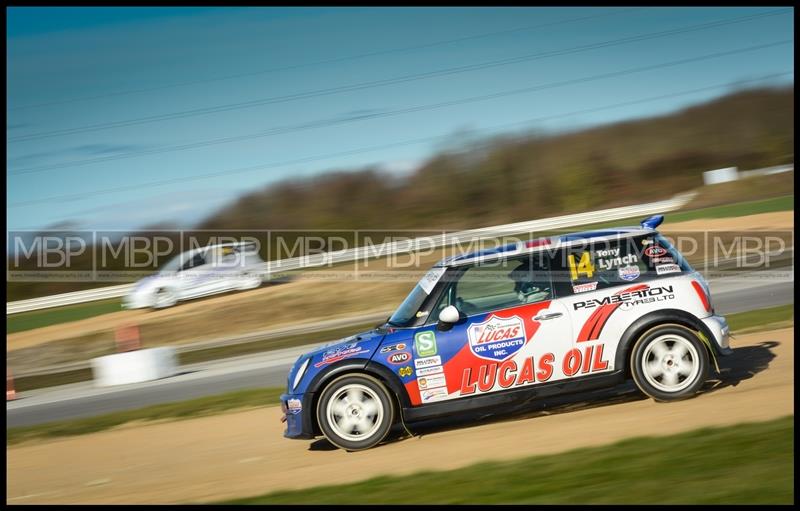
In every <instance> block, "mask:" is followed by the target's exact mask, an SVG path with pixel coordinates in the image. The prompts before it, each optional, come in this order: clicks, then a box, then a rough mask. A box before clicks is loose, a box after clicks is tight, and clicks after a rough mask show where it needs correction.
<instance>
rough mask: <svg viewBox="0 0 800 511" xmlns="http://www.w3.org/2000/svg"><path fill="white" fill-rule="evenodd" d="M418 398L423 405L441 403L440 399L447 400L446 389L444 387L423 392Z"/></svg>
mask: <svg viewBox="0 0 800 511" xmlns="http://www.w3.org/2000/svg"><path fill="white" fill-rule="evenodd" d="M420 397H421V398H422V402H423V403H428V402H430V401H441V400H442V399H447V389H446V388H445V387H439V388H436V389H428V390H423V391H420Z"/></svg>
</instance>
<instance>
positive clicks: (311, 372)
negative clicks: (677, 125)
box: [281, 215, 732, 451]
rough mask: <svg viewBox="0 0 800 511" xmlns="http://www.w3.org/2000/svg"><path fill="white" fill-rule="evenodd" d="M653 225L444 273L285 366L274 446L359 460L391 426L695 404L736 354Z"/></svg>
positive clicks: (702, 285)
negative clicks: (311, 445) (363, 326)
mask: <svg viewBox="0 0 800 511" xmlns="http://www.w3.org/2000/svg"><path fill="white" fill-rule="evenodd" d="M662 220H663V216H660V215H659V216H655V217H651V218H648V219H646V220H644V221H643V222H642V224H641V227H640V228H636V227H634V228H616V229H608V230H599V231H589V232H579V233H573V234H568V235H563V236H552V237H549V238H539V239H535V240H531V241H528V242H524V243H517V244H510V245H507V246H503V247H499V248H495V249H492V250H484V251H480V252H476V253H470V254H466V255H461V256H455V257H451V258H448V259H445V260H442V261H440V262H439V263H437V264H436V265H435V266H434V267H433V268H432V269H431V270H430V271H429V272H428V273H427V274H426V275H425V276H424V277H423V278H422V279H421V280H420V281H419V283H418V284H417V285H416V286H415V287H414V289H413V290H412V291H411V293H410V294H409V295H408V297H407V298H406V299H405V300H404V301H403V303H402V304H401V305H400V306H399V307H398V308H397V310H396V311H395V312H394V314H393V315H392V316H391V317H390V318H389V320H388V321H387V322H386V323H385V324H383V325H381V326H378V327H376V328H375V329H373V330H371V331H368V332H364V333H361V334H358V335H354V336H352V337H348V338H346V339H342V340H341V341H337V342H335V343H331V344H329V345H326V346H323V347H321V348H319V349H317V350H316V351H313V352H311V353H307V354H304V355H302V356H301V357H300V358H299V359H298V360H297V361H296V362H295V364H294V366H293V367H292V368H291V370H290V372H289V377H288V390H287V392H286V394H284V395H282V396H281V403H282V407H283V410H284V414H285V415H284V420H285V421H286V425H287V428H286V431H285V433H284V436H286V437H288V438H304V439H311V438H314V437H315V436H318V435H320V434H321V435H324V436H325V437H326V438H327V439H328V440H329V441H330V442H331V443H333V444H334V445H336V446H338V447H340V448H342V449H346V450H351V451H355V450H361V449H367V448H370V447H373V446H375V445H377V444H378V443H380V442H381V441H382V440H383V439H384V438H385V437H386V435H387V433H388V432H389V430H390V428H391V427H392V425H393V424H394V423H396V422H399V421H400V420H401V419H402V421H403V422H404V423H406V424H408V423H410V422H414V421H419V420H423V419H430V418H434V417H440V416H444V415H451V414H455V413H458V412H463V411H471V410H478V409H489V408H493V407H497V406H498V405H500V406H507V405H509V404H511V403H524V402H525V401H526V400H531V399H535V398H541V397H545V396H552V395H555V394H561V393H567V392H574V391H579V390H587V389H597V388H602V387H612V386H615V385H617V384H618V383H620V382H622V381H624V380H625V379H627V378H633V380H634V382H635V383H636V385H637V386H638V388H639V389H640V390H641V391H642V392H644V393H646V394H647V395H649V396H651V397H653V398H654V399H656V400H659V401H671V400H676V399H682V398H687V397H691V396H693V395H695V394H696V393H697V391H698V390H699V389H700V387H701V386H702V385H703V384H704V383H705V381H706V378H707V375H708V372H709V368H710V367H711V363H710V361H711V359H712V358H713V357H717V356H718V355H728V354H730V353H732V351H731V349H730V347H729V345H728V337H729V331H728V325H727V323H726V321H725V318H723V317H721V316H717V315H715V313H714V309H713V307H712V305H711V297H710V292H709V287H708V284H707V283H706V281H705V280H704V278H703V277H702V275H701V274H700V273H699V272H697V271H695V270H693V269H692V268H691V267H690V266H689V264H688V263H687V262H686V260H685V259H684V257H683V256H682V255H681V254H680V253H679V252H678V251H677V250H676V249H675V248H674V247H673V246H672V245H671V244H670V243H669V242H668V240H667V239H666V238H665V237H663V236H662V235H661V234H659V233H658V232H657V231H656V227H657V226H658V225H659V224H660V223H661V221H662Z"/></svg>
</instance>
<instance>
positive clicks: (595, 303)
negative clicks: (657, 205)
mask: <svg viewBox="0 0 800 511" xmlns="http://www.w3.org/2000/svg"><path fill="white" fill-rule="evenodd" d="M647 243H650V244H652V237H649V238H648V237H642V236H638V237H624V236H623V237H615V238H609V239H597V240H591V241H589V242H584V243H578V244H572V245H570V246H568V247H564V248H562V249H561V250H559V253H558V254H557V256H556V257H555V259H554V261H553V263H552V264H553V272H552V274H553V276H554V279H555V289H556V293H557V294H558V296H559V297H561V301H562V302H563V303H564V306H565V308H566V309H567V312H568V315H569V316H570V322H571V323H572V325H573V334H574V336H575V338H574V344H575V348H576V351H577V355H576V356H577V357H579V358H580V361H581V367H580V370H579V371H578V373H577V374H576V375H575V376H581V375H588V374H594V373H602V372H608V371H612V370H614V369H617V368H615V367H614V361H615V354H616V350H617V347H618V344H619V339H620V338H621V336H622V334H623V333H624V331H625V330H626V329H627V327H628V326H630V325H631V324H632V323H633V321H635V320H636V319H637V318H638V317H640V316H641V314H642V313H643V312H646V311H649V310H652V309H651V308H652V307H657V306H658V304H661V303H664V302H663V301H662V300H671V299H672V298H674V294H672V292H671V291H670V290H668V289H667V288H664V289H662V288H660V287H658V286H656V287H653V286H652V282H651V274H652V273H654V272H652V271H651V270H650V269H649V268H648V263H647V261H649V259H648V257H647V256H645V255H643V253H647V252H646V249H647V247H648V245H647ZM670 261H671V259H670ZM651 294H652V295H653V296H651ZM671 297H672V298H671Z"/></svg>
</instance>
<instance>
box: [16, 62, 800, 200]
mask: <svg viewBox="0 0 800 511" xmlns="http://www.w3.org/2000/svg"><path fill="white" fill-rule="evenodd" d="M789 75H794V71H793V70H792V71H782V72H776V73H771V74H768V75H764V76H761V77H759V78H753V79H749V80H736V81H733V82H726V83H722V84H716V85H709V86H706V87H699V88H694V89H688V90H683V91H678V92H672V93H668V94H661V95H658V96H651V97H647V98H641V99H636V100H630V101H624V102H622V103H614V104H611V105H605V106H600V107H594V108H586V109H582V110H575V111H572V112H567V113H562V114H554V115H548V116H544V117H537V118H533V119H526V120H524V121H516V122H512V123H504V124H499V125H495V126H490V127H488V128H483V129H481V130H477V131H481V132H491V131H495V130H498V129H503V128H509V127H512V126H519V125H524V124H532V123H539V122H543V121H549V120H554V119H559V118H564V117H571V116H575V115H581V114H586V113H594V112H600V111H603V110H611V109H615V108H621V107H626V106H632V105H636V104H641V103H647V102H651V101H658V100H661V99H668V98H674V97H679V96H685V95H689V94H695V93H698V92H706V91H709V90H716V89H724V88H730V87H734V86H742V85H745V84H748V83H755V82H761V81H764V80H770V79H774V78H780V77H783V76H789ZM451 136H452V134H449V133H448V134H446V135H436V136H432V137H422V138H416V139H410V140H405V141H402V142H394V143H390V144H382V145H377V146H369V147H364V148H358V149H350V150H347V151H340V152H336V153H328V154H323V155H318V156H309V157H305V158H298V159H294V160H286V161H281V162H272V163H264V164H259V165H253V166H248V167H239V168H235V169H226V170H221V171H216V172H210V173H206V174H200V175H197V176H192V177H191V178H172V179H164V180H159V181H150V182H147V183H139V184H133V185H125V186H119V187H114V188H106V189H102V190H95V191H92V192H82V193H77V194H67V195H57V196H52V197H47V198H43V199H31V200H27V201H21V202H16V203H11V204H9V205H8V208H17V207H24V206H30V205H35V204H44V203H48V202H54V201H69V200H78V199H83V198H85V197H87V196H95V195H108V194H113V193H119V192H125V191H131V190H139V189H145V188H152V187H158V186H166V185H170V184H178V183H186V182H191V181H199V180H202V179H210V178H215V177H220V176H227V175H232V174H243V173H247V172H253V171H256V170H266V169H270V168H276V167H284V166H288V165H297V164H302V163H310V162H315V161H323V160H328V159H332V158H338V157H341V156H350V155H354V154H362V153H368V152H372V151H378V150H383V149H390V148H394V147H401V146H408V145H416V144H421V143H426V142H435V141H438V140H446V139H447V138H449V137H451Z"/></svg>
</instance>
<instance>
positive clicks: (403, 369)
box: [397, 366, 414, 377]
mask: <svg viewBox="0 0 800 511" xmlns="http://www.w3.org/2000/svg"><path fill="white" fill-rule="evenodd" d="M397 374H399V375H400V376H403V377H405V376H411V375H412V374H414V370H413V369H411V367H410V366H405V367H401V368H400V369H398V370H397Z"/></svg>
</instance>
